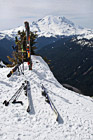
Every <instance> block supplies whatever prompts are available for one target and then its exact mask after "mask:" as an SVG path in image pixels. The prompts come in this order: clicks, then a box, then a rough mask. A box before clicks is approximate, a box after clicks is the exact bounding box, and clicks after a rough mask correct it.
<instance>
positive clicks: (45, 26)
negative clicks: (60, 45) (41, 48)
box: [0, 15, 93, 39]
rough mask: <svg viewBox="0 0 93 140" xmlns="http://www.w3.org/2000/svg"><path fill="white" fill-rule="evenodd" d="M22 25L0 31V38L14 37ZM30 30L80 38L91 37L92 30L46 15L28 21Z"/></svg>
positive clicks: (40, 35)
mask: <svg viewBox="0 0 93 140" xmlns="http://www.w3.org/2000/svg"><path fill="white" fill-rule="evenodd" d="M23 29H24V26H20V27H18V28H14V29H11V30H5V31H0V39H3V38H7V39H14V38H15V36H16V34H17V32H18V30H20V31H22V30H23ZM30 29H31V31H37V34H38V37H43V36H44V37H57V36H71V35H78V36H79V37H81V38H87V39H90V38H92V37H93V31H92V30H90V29H85V28H82V27H80V26H76V25H75V24H74V23H73V22H71V21H70V20H68V19H66V18H65V17H59V16H52V15H50V16H46V17H44V18H43V19H39V20H38V21H34V22H31V23H30Z"/></svg>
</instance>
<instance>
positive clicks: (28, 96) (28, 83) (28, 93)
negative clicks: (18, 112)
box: [24, 81, 31, 112]
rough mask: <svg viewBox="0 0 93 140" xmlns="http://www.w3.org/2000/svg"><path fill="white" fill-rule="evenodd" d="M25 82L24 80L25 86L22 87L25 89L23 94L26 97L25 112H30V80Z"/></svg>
mask: <svg viewBox="0 0 93 140" xmlns="http://www.w3.org/2000/svg"><path fill="white" fill-rule="evenodd" d="M25 82H26V86H25V88H24V91H25V95H26V96H27V98H28V106H27V112H30V111H31V103H30V94H31V91H30V82H29V81H25Z"/></svg>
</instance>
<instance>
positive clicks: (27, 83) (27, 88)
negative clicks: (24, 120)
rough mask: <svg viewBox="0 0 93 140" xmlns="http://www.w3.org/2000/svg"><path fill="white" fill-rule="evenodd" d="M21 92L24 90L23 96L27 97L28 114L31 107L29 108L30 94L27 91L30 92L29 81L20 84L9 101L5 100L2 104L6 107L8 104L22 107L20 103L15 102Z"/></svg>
mask: <svg viewBox="0 0 93 140" xmlns="http://www.w3.org/2000/svg"><path fill="white" fill-rule="evenodd" d="M23 90H24V94H25V95H26V96H27V97H28V107H27V112H30V110H31V107H30V101H29V94H30V91H29V90H30V83H29V81H25V82H24V83H22V85H21V87H20V88H19V89H18V90H17V91H16V93H15V94H14V95H13V96H12V97H11V99H10V100H9V101H7V100H5V101H4V102H3V104H4V105H5V106H8V105H9V104H10V103H13V104H16V103H20V104H21V105H23V102H22V101H17V100H18V98H19V96H20V95H21V93H22V91H23Z"/></svg>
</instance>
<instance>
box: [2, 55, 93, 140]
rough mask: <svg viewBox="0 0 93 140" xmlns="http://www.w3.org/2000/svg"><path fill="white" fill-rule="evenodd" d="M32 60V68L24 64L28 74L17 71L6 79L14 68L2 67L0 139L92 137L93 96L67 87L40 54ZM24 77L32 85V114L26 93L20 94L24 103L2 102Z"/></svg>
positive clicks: (91, 139)
mask: <svg viewBox="0 0 93 140" xmlns="http://www.w3.org/2000/svg"><path fill="white" fill-rule="evenodd" d="M32 60H33V70H32V71H29V70H28V66H27V64H26V63H25V75H21V76H18V73H17V72H16V73H14V74H13V75H12V76H11V77H10V78H7V74H8V73H9V71H10V70H11V68H0V140H93V99H92V98H90V97H86V96H83V95H80V94H78V93H75V92H72V91H70V90H68V89H65V88H64V87H63V86H62V85H61V84H60V83H59V82H58V81H57V80H56V79H55V77H54V76H53V74H52V72H51V71H50V69H49V67H48V65H47V64H46V63H45V62H44V61H43V59H42V58H41V57H38V56H33V57H32ZM25 79H27V80H29V81H30V86H31V94H30V101H31V112H30V113H27V112H26V109H27V101H28V99H27V97H26V96H25V95H24V93H23V92H22V94H21V96H20V97H19V100H22V101H23V103H24V105H23V106H22V105H20V104H15V105H14V104H9V106H8V107H6V106H4V105H3V101H4V100H9V99H10V98H11V97H12V96H13V94H14V93H15V92H16V91H17V89H18V88H19V87H20V86H21V84H22V82H24V80H25ZM42 84H43V85H44V86H45V88H46V89H47V90H48V94H49V96H50V98H51V100H52V101H53V103H54V105H55V107H56V108H57V110H58V112H59V114H60V120H59V122H56V121H55V115H54V113H53V111H52V110H51V108H50V106H49V104H47V103H46V102H45V97H43V96H42V94H41V91H42V89H41V85H42Z"/></svg>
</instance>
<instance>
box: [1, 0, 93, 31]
mask: <svg viewBox="0 0 93 140" xmlns="http://www.w3.org/2000/svg"><path fill="white" fill-rule="evenodd" d="M46 15H56V16H65V17H66V18H68V19H69V20H71V21H73V22H74V23H75V24H77V25H81V26H83V27H87V28H92V29H93V0H0V30H5V29H11V28H14V27H17V26H20V25H23V23H24V21H25V20H27V21H29V22H32V21H36V20H38V19H39V18H43V17H44V16H46Z"/></svg>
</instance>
